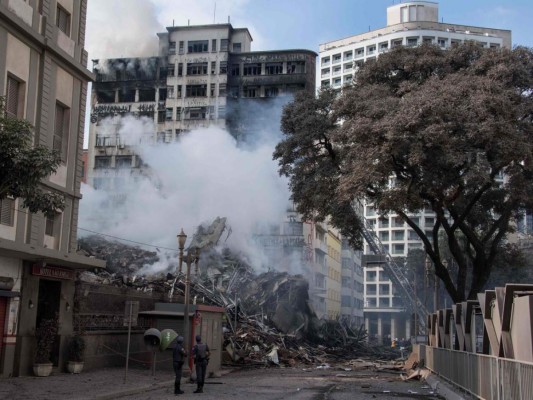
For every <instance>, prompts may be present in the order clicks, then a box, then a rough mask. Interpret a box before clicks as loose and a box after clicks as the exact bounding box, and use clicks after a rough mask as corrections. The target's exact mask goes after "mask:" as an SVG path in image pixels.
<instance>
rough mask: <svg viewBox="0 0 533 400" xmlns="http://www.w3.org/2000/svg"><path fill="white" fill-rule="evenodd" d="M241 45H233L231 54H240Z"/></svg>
mask: <svg viewBox="0 0 533 400" xmlns="http://www.w3.org/2000/svg"><path fill="white" fill-rule="evenodd" d="M241 48H242V46H241V44H240V43H233V52H234V53H240V52H241Z"/></svg>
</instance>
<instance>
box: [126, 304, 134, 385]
mask: <svg viewBox="0 0 533 400" xmlns="http://www.w3.org/2000/svg"><path fill="white" fill-rule="evenodd" d="M132 314H133V302H130V316H129V318H128V346H127V348H126V371H125V372H124V383H126V379H127V378H128V364H129V361H130V342H131V317H132Z"/></svg>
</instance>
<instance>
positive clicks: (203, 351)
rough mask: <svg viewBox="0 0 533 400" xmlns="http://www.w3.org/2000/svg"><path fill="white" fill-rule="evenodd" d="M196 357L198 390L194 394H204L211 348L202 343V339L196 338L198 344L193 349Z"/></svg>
mask: <svg viewBox="0 0 533 400" xmlns="http://www.w3.org/2000/svg"><path fill="white" fill-rule="evenodd" d="M192 354H193V357H194V364H195V365H196V384H197V388H196V390H195V391H194V393H203V392H204V390H203V389H204V381H205V373H206V371H207V364H208V363H209V346H208V345H207V344H205V343H202V337H201V336H200V335H197V336H196V344H195V345H194V347H193V349H192Z"/></svg>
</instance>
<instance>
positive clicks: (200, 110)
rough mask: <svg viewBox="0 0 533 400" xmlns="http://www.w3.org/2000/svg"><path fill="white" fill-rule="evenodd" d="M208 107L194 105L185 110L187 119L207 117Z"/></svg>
mask: <svg viewBox="0 0 533 400" xmlns="http://www.w3.org/2000/svg"><path fill="white" fill-rule="evenodd" d="M206 114H207V107H192V108H188V109H186V111H185V119H205V117H206Z"/></svg>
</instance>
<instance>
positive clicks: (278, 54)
mask: <svg viewBox="0 0 533 400" xmlns="http://www.w3.org/2000/svg"><path fill="white" fill-rule="evenodd" d="M158 37H159V54H158V56H157V57H146V58H122V59H108V60H93V63H94V65H93V70H94V72H95V74H96V82H95V83H94V85H93V90H92V97H91V124H90V131H89V157H88V158H89V159H88V183H89V184H91V185H93V186H94V187H96V188H97V189H107V190H116V189H118V188H119V187H120V183H121V181H122V180H123V179H124V176H125V175H128V174H130V173H131V172H132V171H130V170H133V173H134V174H137V173H143V169H145V168H144V167H145V166H144V165H143V163H142V160H140V159H139V157H138V156H137V155H136V154H135V152H134V151H133V149H132V147H131V146H132V145H133V144H138V143H129V142H128V140H127V138H126V139H125V138H123V137H122V138H121V137H120V135H119V134H118V131H119V130H120V128H121V126H122V120H123V117H125V116H135V117H142V116H145V117H148V118H150V119H151V120H153V121H154V124H155V126H156V129H155V130H154V132H153V133H152V135H151V136H152V137H151V138H150V140H151V141H152V142H162V143H170V142H173V141H175V140H179V138H180V135H182V134H184V133H187V132H190V131H192V130H194V129H198V128H206V127H209V126H218V127H221V128H225V129H227V130H228V131H229V132H230V133H231V134H232V135H233V136H234V137H236V138H237V139H238V140H239V141H240V142H245V141H247V139H249V138H250V136H253V135H254V134H256V133H257V131H258V130H262V129H265V127H266V126H274V124H273V122H272V121H275V120H276V118H277V120H278V121H279V116H280V115H281V110H282V107H283V105H284V104H285V103H287V102H288V101H289V100H290V99H291V98H292V94H293V93H294V92H295V91H298V90H307V91H309V93H314V90H315V75H316V68H315V64H316V57H317V54H316V53H315V52H313V51H310V50H278V51H262V52H253V51H251V43H252V37H251V35H250V32H249V31H248V29H247V28H234V27H233V26H232V25H231V24H213V25H195V26H179V27H168V28H167V30H166V32H163V33H159V34H158ZM104 121H105V123H104ZM275 129H279V124H277V125H276V126H275ZM124 170H126V171H124ZM123 175H124V176H123Z"/></svg>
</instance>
